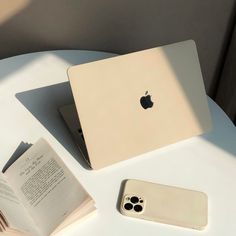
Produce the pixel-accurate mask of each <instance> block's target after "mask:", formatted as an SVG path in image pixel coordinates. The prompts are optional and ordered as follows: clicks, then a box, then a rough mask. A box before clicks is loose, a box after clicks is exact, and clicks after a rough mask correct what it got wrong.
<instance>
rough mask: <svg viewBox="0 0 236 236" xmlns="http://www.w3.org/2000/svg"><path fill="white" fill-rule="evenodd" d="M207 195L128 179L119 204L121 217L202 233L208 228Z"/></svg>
mask: <svg viewBox="0 0 236 236" xmlns="http://www.w3.org/2000/svg"><path fill="white" fill-rule="evenodd" d="M207 211H208V210H207V195H206V194H205V193H203V192H198V191H193V190H188V189H183V188H178V187H173V186H167V185H161V184H154V183H150V182H144V181H140V180H127V181H126V182H125V184H124V189H123V193H122V197H121V201H120V212H121V213H122V214H123V215H126V216H130V217H135V218H140V219H145V220H150V221H156V222H160V223H165V224H171V225H176V226H181V227H186V228H192V229H197V230H202V229H204V228H205V227H206V225H207Z"/></svg>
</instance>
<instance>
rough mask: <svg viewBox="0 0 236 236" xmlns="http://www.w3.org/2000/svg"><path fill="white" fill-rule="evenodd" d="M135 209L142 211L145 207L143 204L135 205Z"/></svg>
mask: <svg viewBox="0 0 236 236" xmlns="http://www.w3.org/2000/svg"><path fill="white" fill-rule="evenodd" d="M134 210H135V211H136V212H140V211H142V210H143V207H142V206H141V205H135V206H134Z"/></svg>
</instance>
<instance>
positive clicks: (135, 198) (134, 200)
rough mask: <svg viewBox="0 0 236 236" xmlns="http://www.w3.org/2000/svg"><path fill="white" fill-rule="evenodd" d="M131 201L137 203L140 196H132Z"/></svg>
mask: <svg viewBox="0 0 236 236" xmlns="http://www.w3.org/2000/svg"><path fill="white" fill-rule="evenodd" d="M130 201H131V202H132V203H134V204H135V203H138V201H139V199H138V197H136V196H134V197H131V199H130Z"/></svg>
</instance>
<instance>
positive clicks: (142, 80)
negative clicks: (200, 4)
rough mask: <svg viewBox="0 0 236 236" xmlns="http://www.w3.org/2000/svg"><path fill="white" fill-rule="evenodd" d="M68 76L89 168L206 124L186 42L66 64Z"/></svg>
mask: <svg viewBox="0 0 236 236" xmlns="http://www.w3.org/2000/svg"><path fill="white" fill-rule="evenodd" d="M68 76H69V80H70V84H71V88H72V92H73V96H74V100H75V104H76V108H77V112H78V116H79V119H80V123H81V126H82V130H83V136H84V140H85V143H86V147H87V150H88V155H89V160H90V163H91V166H92V168H93V169H100V168H103V167H106V166H109V165H112V164H114V163H117V162H119V161H123V160H127V159H129V158H132V157H135V156H138V155H140V154H143V153H146V152H149V151H152V150H155V149H157V148H160V147H163V146H166V145H168V144H172V143H175V142H178V141H180V140H183V139H187V138H190V137H192V136H195V135H200V134H202V133H204V132H206V131H208V130H210V128H211V118H210V113H209V110H208V103H207V98H206V92H205V88H204V83H203V79H202V74H201V69H200V64H199V60H198V55H197V50H196V46H195V43H194V42H193V41H192V40H189V41H184V42H180V43H175V44H171V45H167V46H162V47H157V48H152V49H148V50H143V51H139V52H135V53H130V54H126V55H123V56H117V57H114V58H109V59H104V60H100V61H96V62H91V63H87V64H82V65H77V66H72V67H70V68H69V70H68Z"/></svg>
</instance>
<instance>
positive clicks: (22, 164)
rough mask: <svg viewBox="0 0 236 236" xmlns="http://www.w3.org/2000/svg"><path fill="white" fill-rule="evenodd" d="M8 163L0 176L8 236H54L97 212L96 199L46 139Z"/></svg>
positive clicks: (0, 227) (2, 227) (1, 215)
mask: <svg viewBox="0 0 236 236" xmlns="http://www.w3.org/2000/svg"><path fill="white" fill-rule="evenodd" d="M9 163H10V164H9ZM9 163H8V165H7V166H6V167H5V168H4V170H3V173H0V232H4V233H5V235H30V236H47V235H52V234H55V233H56V232H58V231H60V230H61V229H63V228H65V227H66V226H69V225H71V224H72V223H75V222H78V220H81V219H84V218H85V216H88V215H91V214H92V213H94V212H95V210H96V208H95V206H94V205H95V204H94V201H93V199H92V198H91V197H90V196H89V194H88V193H87V192H86V191H85V189H84V188H83V187H82V185H81V184H80V183H79V182H78V180H77V179H76V178H75V177H74V176H73V174H72V173H71V172H70V171H69V169H68V168H67V167H66V165H65V164H64V163H63V161H62V160H61V159H60V157H59V156H58V155H57V154H56V152H55V151H54V150H53V149H52V148H51V146H50V145H49V144H48V143H47V142H46V141H45V140H44V139H42V138H41V139H40V140H39V141H38V142H37V143H36V144H34V145H33V146H31V147H30V148H29V149H28V150H27V151H25V152H24V153H23V154H22V155H21V156H20V157H19V158H17V159H16V160H15V161H14V162H12V161H10V162H9Z"/></svg>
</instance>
